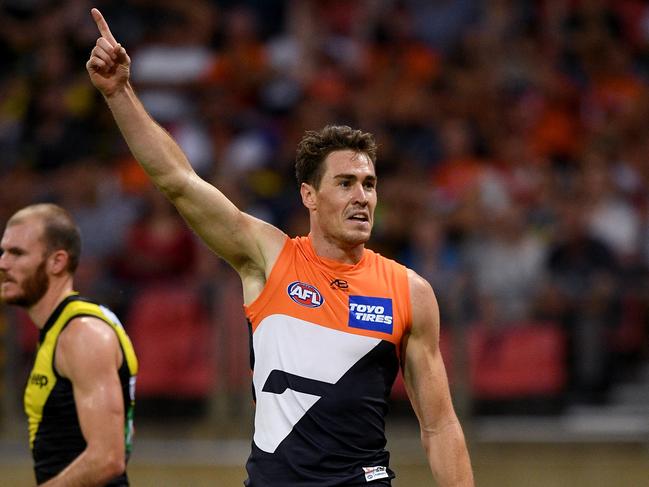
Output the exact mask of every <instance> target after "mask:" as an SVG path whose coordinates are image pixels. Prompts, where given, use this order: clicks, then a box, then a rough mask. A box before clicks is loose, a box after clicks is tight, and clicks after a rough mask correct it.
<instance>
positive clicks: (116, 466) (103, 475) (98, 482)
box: [40, 449, 126, 487]
mask: <svg viewBox="0 0 649 487" xmlns="http://www.w3.org/2000/svg"><path fill="white" fill-rule="evenodd" d="M125 470H126V464H125V461H124V455H123V452H122V454H121V456H120V453H119V452H116V453H114V454H111V453H108V452H104V453H101V452H96V453H93V452H91V451H89V450H88V449H86V450H85V451H84V452H83V453H82V454H81V455H79V456H78V457H77V458H76V459H75V460H74V461H73V462H72V463H71V464H70V465H68V466H67V467H66V468H65V469H63V470H62V471H61V473H59V474H58V475H57V476H56V477H53V478H52V479H50V480H48V481H47V482H45V483H44V484H41V485H40V487H99V486H102V485H105V484H106V483H108V482H109V481H110V480H112V479H114V478H116V477H117V476H119V475H121V474H122V473H124V471H125Z"/></svg>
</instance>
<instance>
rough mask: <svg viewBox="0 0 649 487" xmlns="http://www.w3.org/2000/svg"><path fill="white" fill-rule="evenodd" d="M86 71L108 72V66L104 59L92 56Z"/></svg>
mask: <svg viewBox="0 0 649 487" xmlns="http://www.w3.org/2000/svg"><path fill="white" fill-rule="evenodd" d="M86 69H88V71H96V72H99V71H104V70H107V69H108V66H107V65H106V63H105V62H104V61H103V60H102V59H100V58H98V57H97V56H92V57H91V58H90V59H88V62H87V63H86Z"/></svg>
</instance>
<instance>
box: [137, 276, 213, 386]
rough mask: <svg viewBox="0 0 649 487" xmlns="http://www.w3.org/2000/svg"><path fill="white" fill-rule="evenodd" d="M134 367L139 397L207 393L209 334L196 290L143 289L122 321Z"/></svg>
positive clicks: (210, 368) (210, 373)
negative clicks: (136, 362) (133, 354)
mask: <svg viewBox="0 0 649 487" xmlns="http://www.w3.org/2000/svg"><path fill="white" fill-rule="evenodd" d="M125 324H126V326H127V329H128V332H129V335H130V337H131V339H132V341H133V346H134V347H135V352H136V354H137V356H138V360H139V363H140V367H139V372H138V376H137V394H138V396H139V397H146V396H149V397H151V396H155V397H171V398H201V397H206V396H207V395H209V393H210V392H211V390H212V386H213V384H214V378H215V375H216V374H215V371H214V360H213V356H214V354H213V341H212V331H211V328H210V326H209V322H208V319H207V311H206V309H205V306H204V305H203V304H202V302H201V300H200V297H199V295H198V292H196V291H195V290H192V289H188V288H186V287H183V288H180V287H152V288H147V289H144V290H143V291H142V292H141V293H140V294H138V295H137V296H136V298H135V299H134V300H133V302H132V306H131V310H130V312H129V314H128V319H127V320H126V322H125Z"/></svg>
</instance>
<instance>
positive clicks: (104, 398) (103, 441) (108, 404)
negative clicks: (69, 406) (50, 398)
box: [56, 317, 124, 456]
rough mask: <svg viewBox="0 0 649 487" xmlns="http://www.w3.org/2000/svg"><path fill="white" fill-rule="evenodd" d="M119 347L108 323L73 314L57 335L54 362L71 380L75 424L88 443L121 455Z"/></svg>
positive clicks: (122, 403) (122, 446) (121, 416)
mask: <svg viewBox="0 0 649 487" xmlns="http://www.w3.org/2000/svg"><path fill="white" fill-rule="evenodd" d="M120 350H121V349H120V348H119V342H118V339H117V336H116V335H115V332H114V331H113V330H112V329H111V328H110V327H109V325H107V324H106V323H103V322H101V321H100V320H96V319H94V318H89V317H84V318H76V319H75V320H74V321H73V322H72V323H70V324H69V325H68V326H67V327H66V329H65V330H64V331H63V332H62V333H61V335H60V337H59V343H58V345H57V352H56V366H57V369H58V370H59V373H61V375H63V376H64V377H67V378H68V379H69V380H70V381H71V382H72V386H73V391H74V401H75V405H76V408H77V416H78V419H79V425H80V427H81V431H82V434H83V436H84V438H85V440H86V443H87V444H88V447H89V448H97V449H100V450H102V451H105V452H106V454H108V453H112V454H114V455H118V456H119V455H122V456H123V448H124V438H123V435H124V400H123V397H122V389H121V384H120V381H119V375H118V367H119V363H120V361H121V360H123V358H122V356H121V351H120Z"/></svg>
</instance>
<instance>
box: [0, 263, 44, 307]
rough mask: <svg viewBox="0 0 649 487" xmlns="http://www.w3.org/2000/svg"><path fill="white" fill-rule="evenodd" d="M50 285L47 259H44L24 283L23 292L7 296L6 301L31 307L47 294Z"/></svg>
mask: <svg viewBox="0 0 649 487" xmlns="http://www.w3.org/2000/svg"><path fill="white" fill-rule="evenodd" d="M49 286H50V278H49V276H48V275H47V272H45V260H43V262H41V263H40V264H39V265H38V267H37V268H36V271H35V272H34V273H33V274H32V275H31V276H29V277H28V278H27V279H26V280H25V282H24V283H23V285H22V294H19V295H17V296H14V297H8V298H5V299H4V302H5V303H6V304H11V305H14V306H20V307H22V308H31V307H32V306H33V305H35V304H36V303H38V302H39V301H40V300H41V299H42V298H43V296H45V293H46V292H47V289H48V288H49Z"/></svg>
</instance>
